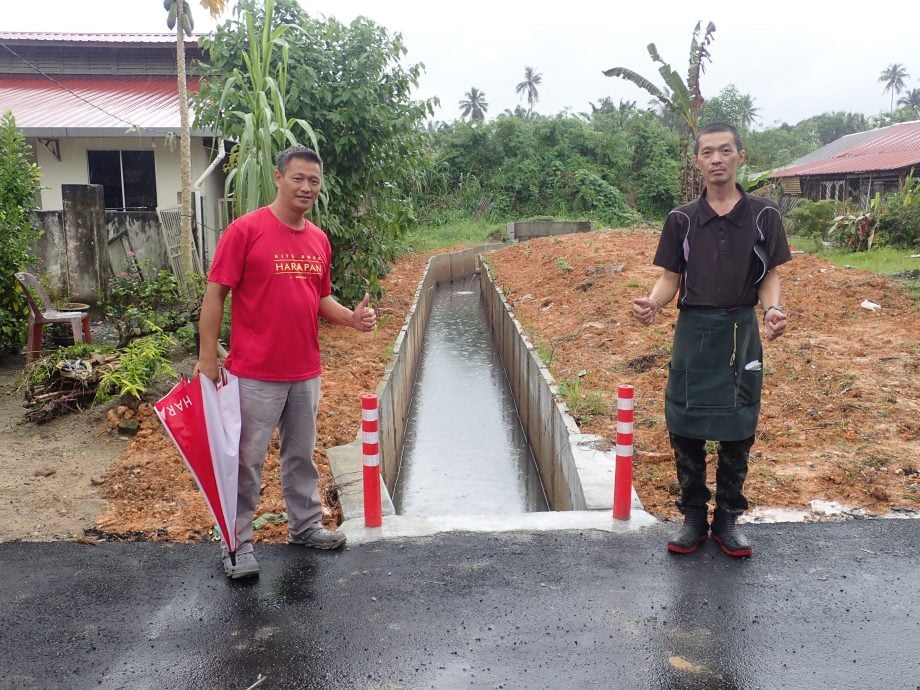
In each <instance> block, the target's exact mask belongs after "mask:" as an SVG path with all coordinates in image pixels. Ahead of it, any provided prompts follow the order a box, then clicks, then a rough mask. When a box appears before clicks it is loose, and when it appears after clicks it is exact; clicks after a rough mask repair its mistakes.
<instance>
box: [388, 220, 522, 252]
mask: <svg viewBox="0 0 920 690" xmlns="http://www.w3.org/2000/svg"><path fill="white" fill-rule="evenodd" d="M506 235H507V231H506V227H505V225H504V224H495V223H485V222H481V221H473V220H470V221H463V222H456V223H448V224H446V225H438V226H431V225H427V226H419V227H417V228H413V229H412V230H410V231H409V232H408V233H406V237H405V239H404V240H403V242H404V244H405V245H406V253H412V252H424V251H430V250H432V249H441V248H443V247H452V246H454V245H457V244H461V245H464V246H468V247H475V246H476V245H479V244H484V243H486V242H496V241H500V240H501V239H503V238H504V237H506Z"/></svg>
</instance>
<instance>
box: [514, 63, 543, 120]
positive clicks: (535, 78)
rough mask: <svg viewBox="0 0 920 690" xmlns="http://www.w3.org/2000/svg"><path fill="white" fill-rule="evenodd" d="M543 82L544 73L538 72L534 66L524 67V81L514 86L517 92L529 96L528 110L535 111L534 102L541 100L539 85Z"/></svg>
mask: <svg viewBox="0 0 920 690" xmlns="http://www.w3.org/2000/svg"><path fill="white" fill-rule="evenodd" d="M542 83H543V75H542V74H540V73H539V72H537V71H536V70H535V69H534V68H533V67H525V68H524V81H522V82H520V83H518V85H517V86H515V87H514V90H515V92H516V93H519V94H521V96H522V97H526V98H527V107H528V112H533V107H534V104H536V102H537V101H539V100H540V92H539V91H538V90H537V87H538V86H539V85H540V84H542Z"/></svg>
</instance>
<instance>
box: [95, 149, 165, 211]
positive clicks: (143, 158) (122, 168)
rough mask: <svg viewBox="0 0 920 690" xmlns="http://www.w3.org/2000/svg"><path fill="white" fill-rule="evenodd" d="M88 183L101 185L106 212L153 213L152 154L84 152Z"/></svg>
mask: <svg viewBox="0 0 920 690" xmlns="http://www.w3.org/2000/svg"><path fill="white" fill-rule="evenodd" d="M86 159H87V162H88V164H89V182H90V184H101V185H102V189H103V200H104V204H105V207H106V208H107V209H117V210H123V211H132V210H134V211H137V210H143V211H154V210H156V207H157V178H156V167H155V166H154V160H153V151H87V152H86Z"/></svg>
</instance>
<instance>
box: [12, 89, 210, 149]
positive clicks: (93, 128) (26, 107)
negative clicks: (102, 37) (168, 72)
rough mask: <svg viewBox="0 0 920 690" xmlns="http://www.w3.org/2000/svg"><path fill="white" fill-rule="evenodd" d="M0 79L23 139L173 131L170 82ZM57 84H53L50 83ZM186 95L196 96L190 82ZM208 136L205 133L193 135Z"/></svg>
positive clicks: (175, 95)
mask: <svg viewBox="0 0 920 690" xmlns="http://www.w3.org/2000/svg"><path fill="white" fill-rule="evenodd" d="M54 80H55V81H51V80H50V79H48V78H46V77H38V76H25V75H24V76H18V75H16V76H3V77H0V103H2V104H3V109H4V110H6V109H9V110H12V111H13V115H14V117H15V118H16V126H17V127H18V128H20V129H22V130H23V133H24V134H25V135H26V136H36V137H61V136H124V135H125V134H126V132H127V130H129V129H131V128H133V127H139V128H142V129H144V130H147V131H146V132H145V133H146V134H148V135H149V136H162V135H164V134H166V133H167V132H172V133H178V131H179V89H178V87H177V85H176V78H175V77H171V76H150V77H108V76H100V77H71V76H55V77H54ZM55 82H57V83H55ZM188 88H189V91H190V92H191V91H197V90H198V82H197V80H196V79H189V80H188ZM195 134H196V135H198V136H209V135H210V132H208V131H196V132H195Z"/></svg>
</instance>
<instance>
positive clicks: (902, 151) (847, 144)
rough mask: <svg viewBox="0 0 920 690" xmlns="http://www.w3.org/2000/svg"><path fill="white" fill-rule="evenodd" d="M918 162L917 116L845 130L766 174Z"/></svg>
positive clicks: (877, 167)
mask: <svg viewBox="0 0 920 690" xmlns="http://www.w3.org/2000/svg"><path fill="white" fill-rule="evenodd" d="M912 165H920V120H915V121H913V122H902V123H899V124H896V125H889V126H888V127H882V128H880V129H873V130H871V131H869V132H858V133H856V134H848V135H847V136H845V137H841V138H840V139H837V140H836V141H832V142H831V143H830V144H828V145H827V146H824V147H823V148H820V149H818V150H817V151H815V152H814V153H810V154H808V155H807V156H805V157H803V158H800V159H799V160H797V161H795V162H793V163H792V164H790V165H787V166H786V167H784V168H778V169H777V170H774V171H773V172H772V173H771V175H770V177H795V176H801V175H805V176H807V175H835V174H847V173H863V172H875V171H884V170H900V169H903V168H909V167H910V166H912Z"/></svg>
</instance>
